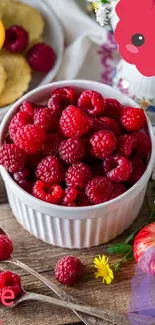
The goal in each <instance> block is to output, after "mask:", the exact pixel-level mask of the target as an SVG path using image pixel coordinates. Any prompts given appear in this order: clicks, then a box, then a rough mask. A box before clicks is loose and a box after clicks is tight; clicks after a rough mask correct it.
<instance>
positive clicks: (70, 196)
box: [62, 187, 78, 206]
mask: <svg viewBox="0 0 155 325" xmlns="http://www.w3.org/2000/svg"><path fill="white" fill-rule="evenodd" d="M77 194H78V190H77V189H76V188H75V187H67V188H66V189H65V192H64V195H63V200H62V205H64V206H75V205H76V203H75V202H74V201H75V200H76V197H77Z"/></svg>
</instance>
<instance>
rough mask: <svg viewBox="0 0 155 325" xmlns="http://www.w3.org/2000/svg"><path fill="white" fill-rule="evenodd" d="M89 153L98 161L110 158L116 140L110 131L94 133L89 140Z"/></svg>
mask: <svg viewBox="0 0 155 325" xmlns="http://www.w3.org/2000/svg"><path fill="white" fill-rule="evenodd" d="M90 143H91V146H92V149H91V153H92V154H93V155H94V156H95V157H97V158H100V159H104V158H106V157H108V156H110V155H111V154H112V153H113V151H114V150H115V149H116V144H117V139H116V137H115V136H114V134H113V133H112V132H111V131H108V130H103V131H99V132H97V133H94V134H93V135H92V137H91V138H90Z"/></svg>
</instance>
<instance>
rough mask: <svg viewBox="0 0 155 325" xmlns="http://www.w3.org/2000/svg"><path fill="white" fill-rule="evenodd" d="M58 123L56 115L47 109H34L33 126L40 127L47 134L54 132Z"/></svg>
mask: <svg viewBox="0 0 155 325" xmlns="http://www.w3.org/2000/svg"><path fill="white" fill-rule="evenodd" d="M57 123H58V115H57V113H55V112H52V111H51V110H50V109H49V108H40V109H35V112H34V124H35V125H38V126H41V127H42V128H44V129H45V130H46V131H47V132H51V131H55V130H56V127H57Z"/></svg>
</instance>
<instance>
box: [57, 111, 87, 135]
mask: <svg viewBox="0 0 155 325" xmlns="http://www.w3.org/2000/svg"><path fill="white" fill-rule="evenodd" d="M92 126H93V120H92V119H91V118H89V117H88V116H87V115H86V114H85V113H83V112H82V111H81V110H80V109H79V108H77V107H75V106H73V105H70V106H68V107H67V108H66V109H65V110H64V111H63V112H62V115H61V118H60V127H61V130H62V132H63V133H64V135H65V136H66V137H73V136H82V135H84V134H85V133H87V132H88V131H89V130H90V129H91V128H92Z"/></svg>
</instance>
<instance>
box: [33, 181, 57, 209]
mask: <svg viewBox="0 0 155 325" xmlns="http://www.w3.org/2000/svg"><path fill="white" fill-rule="evenodd" d="M32 193H33V195H34V196H35V197H37V198H38V199H40V200H43V201H45V202H49V203H53V204H59V203H60V201H61V198H62V193H63V192H62V188H61V186H60V185H54V184H53V185H50V184H47V183H44V182H42V181H37V182H36V183H35V184H34V186H33V190H32Z"/></svg>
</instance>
